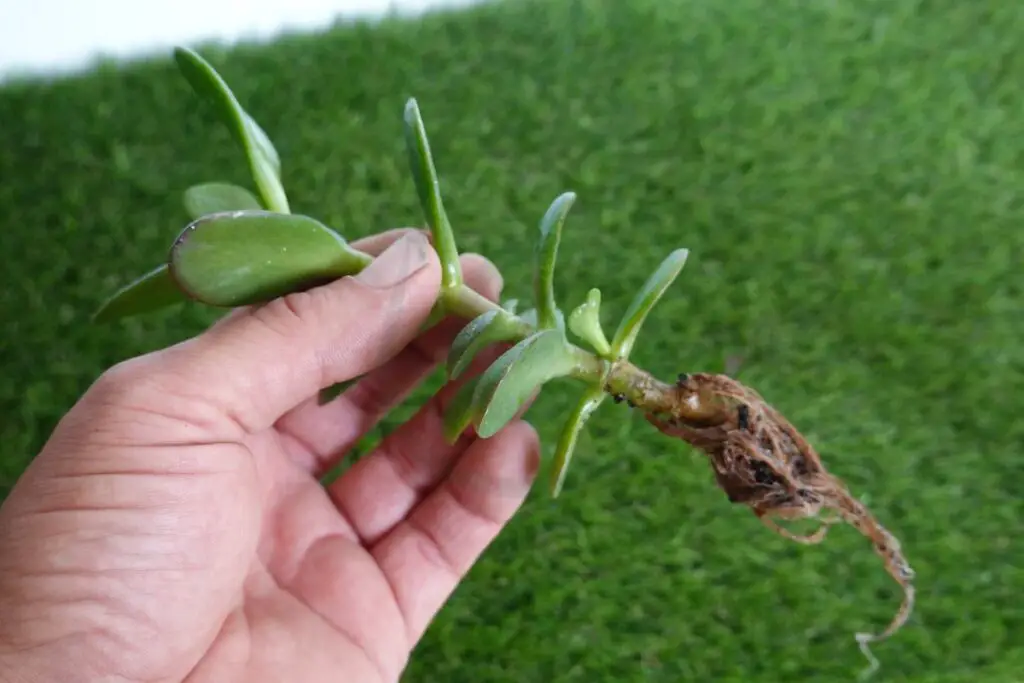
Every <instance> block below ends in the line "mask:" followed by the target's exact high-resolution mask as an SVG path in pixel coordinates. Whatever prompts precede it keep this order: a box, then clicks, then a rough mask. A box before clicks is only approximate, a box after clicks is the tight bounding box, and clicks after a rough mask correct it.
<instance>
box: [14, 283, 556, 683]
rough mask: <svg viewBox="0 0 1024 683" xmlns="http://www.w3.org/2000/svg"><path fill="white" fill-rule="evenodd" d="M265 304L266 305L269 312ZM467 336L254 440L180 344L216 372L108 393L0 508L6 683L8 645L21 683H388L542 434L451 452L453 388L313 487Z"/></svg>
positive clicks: (144, 370) (446, 334) (392, 367)
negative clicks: (49, 678) (448, 420)
mask: <svg viewBox="0 0 1024 683" xmlns="http://www.w3.org/2000/svg"><path fill="white" fill-rule="evenodd" d="M470 272H471V271H470ZM488 284H493V283H487V282H485V283H484V289H485V290H486V289H487V285H488ZM484 293H485V294H492V293H491V292H486V291H485V292H484ZM425 303H426V306H425V307H424V306H421V307H422V308H423V313H424V314H425V313H426V311H427V310H429V302H425ZM294 304H295V302H294V301H292V302H290V304H289V305H290V306H294ZM280 308H288V306H285V304H282V305H281V307H280ZM267 309H268V312H267V313H260V314H257V315H260V316H273V315H277V313H275V310H274V308H272V307H267ZM416 322H417V321H413V324H414V325H415V324H416ZM234 324H237V323H234ZM259 324H261V325H262V324H266V320H264V321H262V322H260V323H259ZM413 329H414V328H413ZM456 329H457V327H455V328H454V329H453V328H452V327H450V326H446V325H442V326H440V328H437V329H435V330H434V331H432V332H430V333H428V334H427V335H426V336H424V337H423V338H420V339H418V340H416V341H415V342H414V343H413V344H412V345H410V346H409V347H407V348H405V349H404V350H401V351H400V352H399V351H398V349H389V348H384V347H381V348H379V349H377V353H378V356H379V358H380V359H384V358H389V357H391V356H392V355H393V356H394V357H393V358H391V360H389V361H388V362H387V363H386V364H383V365H381V366H380V367H377V363H376V361H375V360H374V359H363V360H362V362H363V363H364V364H365V365H366V367H365V368H363V369H362V371H365V370H368V369H370V368H374V367H376V369H374V370H372V371H371V372H370V373H369V374H368V375H367V376H366V378H365V379H363V380H362V381H361V382H360V383H359V384H358V385H357V386H356V387H354V388H353V389H351V390H350V391H349V392H347V393H346V394H345V395H343V396H342V397H341V398H339V399H337V400H335V401H334V402H333V403H331V404H329V405H327V406H323V407H321V406H318V405H316V403H315V398H314V399H309V400H307V401H306V402H305V403H303V404H300V405H299V406H297V407H295V408H294V409H291V410H289V411H287V412H286V413H285V414H284V415H283V416H282V417H280V419H277V420H275V421H274V422H273V424H272V426H269V427H264V428H262V429H252V428H251V426H250V425H248V424H245V422H246V420H245V419H243V418H240V417H239V416H238V415H236V414H234V413H233V412H232V410H231V402H230V401H227V402H224V403H220V402H219V400H218V396H217V392H216V388H213V389H211V388H205V389H204V390H203V393H202V394H201V395H199V394H197V393H196V389H195V384H194V381H188V380H182V379H180V378H178V377H177V376H175V374H174V372H172V373H170V374H168V373H167V372H163V371H162V370H161V369H160V368H161V367H162V364H166V363H167V358H166V357H167V356H168V355H169V354H170V355H172V356H173V355H174V354H178V355H179V359H178V361H179V362H178V363H177V365H176V366H175V367H176V368H179V369H180V368H181V367H185V366H194V365H196V364H197V362H198V363H199V364H200V365H202V363H210V364H211V367H212V366H214V365H216V364H217V363H222V362H224V358H223V357H222V358H219V359H218V358H210V359H205V360H201V362H200V361H197V359H196V358H192V357H190V356H189V354H190V353H191V350H190V344H185V345H181V346H180V347H175V348H174V349H171V350H168V351H164V352H161V354H159V355H154V356H153V357H144V358H143V359H137V360H136V361H133V362H132V363H129V364H126V365H125V366H124V367H123V369H121V370H119V372H116V373H111V374H110V375H109V379H105V381H101V382H99V383H97V385H95V386H94V387H93V389H92V390H91V391H90V394H89V395H87V396H86V398H85V399H83V401H81V402H80V404H79V405H78V406H76V407H75V409H73V410H72V411H71V412H70V413H69V414H68V416H67V417H66V418H65V420H64V421H63V422H62V424H61V425H60V427H59V428H58V430H57V431H56V432H55V434H54V436H53V437H52V438H51V440H50V442H48V444H47V446H46V449H44V452H43V453H42V454H41V455H40V457H38V458H37V459H36V461H35V462H34V463H33V464H32V466H31V467H30V469H29V471H28V472H27V473H26V476H25V477H23V480H22V481H21V482H19V485H18V487H17V488H16V489H15V491H14V492H13V493H12V495H11V497H10V498H9V499H8V501H7V502H6V503H5V506H4V508H3V515H0V545H2V546H3V547H6V548H8V549H10V552H4V553H0V615H2V618H0V679H2V677H3V674H4V671H3V669H2V664H3V655H4V654H5V653H11V654H13V655H15V656H20V657H21V658H22V659H21V662H22V665H21V666H22V671H26V670H27V671H29V672H30V675H29V678H31V673H42V674H46V675H49V674H58V673H59V674H60V675H61V676H64V677H63V678H62V680H72V679H71V678H67V675H68V674H69V673H73V674H74V676H76V677H78V678H76V679H80V680H127V681H137V680H145V681H183V680H188V681H222V680H245V681H261V680H267V681H278V680H302V681H310V682H313V681H319V680H325V681H326V680H339V679H341V680H352V681H368V682H370V681H373V682H377V681H380V682H384V681H394V680H397V679H398V677H399V676H400V674H401V672H402V670H403V668H404V666H405V664H406V661H407V658H408V656H409V652H410V650H411V648H412V647H413V646H414V645H415V643H416V641H417V640H418V639H419V638H420V636H421V635H422V633H423V631H424V630H425V628H426V626H427V625H428V623H429V622H430V620H431V618H432V617H433V615H434V614H435V613H436V612H437V610H438V609H439V608H440V607H441V606H442V604H443V603H444V601H445V600H446V599H447V597H448V596H449V595H450V593H451V591H452V590H454V587H455V585H456V584H457V582H458V581H459V579H460V578H461V577H462V575H463V574H464V573H465V572H466V571H467V570H468V568H469V566H470V565H471V564H472V562H473V561H474V560H475V559H476V557H477V556H478V555H479V554H480V553H481V552H482V551H483V549H484V548H485V547H486V545H487V544H488V543H489V542H490V541H491V540H492V539H493V538H494V536H495V535H496V534H497V533H498V531H499V530H500V528H501V526H502V525H503V524H504V522H505V521H506V520H507V519H508V518H509V517H510V516H511V515H512V514H513V513H514V511H515V510H516V509H517V508H518V506H519V505H520V504H521V502H522V499H523V498H524V497H525V494H526V492H527V491H528V488H529V485H530V482H531V481H532V477H533V475H534V472H535V468H536V460H537V455H536V436H535V434H534V432H533V430H532V429H531V428H530V427H529V426H528V425H526V424H525V423H522V422H515V423H513V424H511V425H509V427H507V428H506V429H505V430H504V431H503V432H502V433H500V434H499V435H497V436H495V437H493V438H492V439H489V440H488V441H486V442H485V441H478V440H475V439H474V438H472V437H471V436H469V435H467V436H464V437H463V438H462V439H461V440H460V441H459V442H457V443H456V444H454V445H449V444H447V443H445V441H444V439H443V437H442V432H441V417H440V415H441V410H439V408H440V406H441V404H443V403H444V402H445V401H447V400H448V398H449V397H450V396H451V394H452V391H454V390H455V387H446V389H445V390H443V391H442V392H441V393H440V394H439V395H438V396H435V397H434V399H432V401H431V402H430V403H429V404H427V405H426V406H425V407H424V408H423V409H421V410H420V412H419V413H418V414H417V415H416V416H415V417H414V418H413V419H412V420H410V421H409V422H407V423H406V424H404V425H403V426H402V427H401V428H399V429H398V430H397V431H396V432H395V433H393V434H392V435H390V436H389V437H388V438H387V439H386V440H385V442H384V443H382V444H381V446H380V447H379V448H378V449H377V450H376V451H375V452H373V453H371V454H369V455H367V456H365V457H364V458H363V459H362V460H360V461H359V462H357V463H355V464H354V465H353V466H352V467H351V468H350V469H349V470H348V471H347V472H346V473H345V474H344V475H343V476H342V477H340V478H339V479H338V480H336V481H335V482H333V483H332V484H331V485H330V486H328V487H326V488H325V487H324V486H322V485H321V484H320V482H319V477H320V476H321V475H322V474H323V472H324V471H326V470H327V469H329V468H330V466H332V465H333V464H334V462H336V461H337V459H338V457H339V455H338V454H343V453H345V452H347V451H348V450H349V448H350V447H351V446H352V445H353V444H354V443H355V441H356V440H357V439H359V438H360V436H361V435H362V434H363V433H364V432H365V431H366V429H367V428H368V427H369V426H372V424H373V423H374V422H376V420H377V419H379V417H380V415H381V414H382V413H383V412H385V411H386V410H388V409H389V408H390V407H391V406H392V405H393V404H394V403H396V402H397V401H398V400H399V399H400V398H401V397H402V395H403V394H405V393H406V392H408V391H409V390H410V389H411V388H412V387H413V386H414V385H415V384H416V383H417V382H418V381H420V380H421V379H422V378H423V377H424V376H425V375H426V374H427V373H428V372H429V371H430V370H431V369H432V368H433V367H434V365H435V364H436V362H437V360H438V357H439V356H440V355H441V353H443V350H444V347H445V346H446V345H447V343H448V342H450V339H451V337H452V335H453V333H454V331H455V330H456ZM214 332H216V328H215V330H214ZM487 360H488V358H482V359H481V362H482V363H484V362H486V361H487ZM172 365H173V364H172ZM355 374H360V373H359V372H357V373H355ZM201 375H202V372H201V368H199V369H197V370H196V374H195V375H193V376H192V377H191V380H194V379H195V377H198V376H201ZM270 385H273V382H270ZM252 400H253V401H254V402H259V401H260V397H258V396H256V397H253V398H252ZM225 406H227V408H226V409H225ZM40 539H42V542H41V541H40ZM25 624H30V626H29V627H28V628H25V627H24V625H25ZM16 627H17V628H16ZM26 662H27V663H26ZM70 663H73V665H74V670H73V672H68V671H67V670H66V669H64V668H62V667H67V666H69V664H70ZM44 678H45V676H44ZM54 680H55V679H54Z"/></svg>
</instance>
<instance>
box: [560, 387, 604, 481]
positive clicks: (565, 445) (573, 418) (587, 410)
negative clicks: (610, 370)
mask: <svg viewBox="0 0 1024 683" xmlns="http://www.w3.org/2000/svg"><path fill="white" fill-rule="evenodd" d="M607 396H608V394H606V393H605V392H604V390H603V389H602V388H601V387H594V388H591V389H589V390H588V391H587V392H586V393H585V394H584V395H583V397H582V398H581V399H580V402H579V403H578V404H576V407H575V408H574V409H573V411H572V413H570V414H569V417H568V418H567V419H566V421H565V424H564V425H563V426H562V432H561V434H559V436H558V444H557V445H556V446H555V462H554V465H553V469H552V470H551V496H552V497H554V498H557V497H558V494H559V493H561V492H562V486H563V485H564V484H565V475H566V474H568V472H569V463H570V462H571V461H572V454H573V451H574V450H575V449H576V442H577V441H578V440H579V435H580V433H581V432H582V431H583V427H584V426H585V425H586V423H587V420H588V419H589V418H590V416H591V415H593V414H594V411H595V410H597V408H598V406H600V405H601V403H602V402H603V401H604V399H605V398H607Z"/></svg>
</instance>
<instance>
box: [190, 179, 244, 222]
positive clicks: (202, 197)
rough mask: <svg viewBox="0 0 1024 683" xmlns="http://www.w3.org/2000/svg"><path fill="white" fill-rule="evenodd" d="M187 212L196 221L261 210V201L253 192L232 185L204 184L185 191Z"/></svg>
mask: <svg viewBox="0 0 1024 683" xmlns="http://www.w3.org/2000/svg"><path fill="white" fill-rule="evenodd" d="M184 202H185V211H187V212H188V215H189V218H191V219H192V220H195V219H197V218H202V217H203V216H205V215H207V214H211V213H220V212H222V211H251V210H260V209H262V208H263V207H262V206H260V200H258V199H256V197H255V196H253V194H252V192H249V190H247V189H245V188H244V187H239V186H238V185H232V184H230V183H203V184H202V185H194V186H192V187H190V188H188V189H187V190H185V195H184Z"/></svg>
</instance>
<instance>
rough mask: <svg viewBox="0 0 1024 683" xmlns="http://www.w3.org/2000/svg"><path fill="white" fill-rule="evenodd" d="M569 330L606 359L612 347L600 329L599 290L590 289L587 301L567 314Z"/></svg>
mask: <svg viewBox="0 0 1024 683" xmlns="http://www.w3.org/2000/svg"><path fill="white" fill-rule="evenodd" d="M569 329H570V330H572V333H573V334H575V335H576V336H577V337H579V338H580V339H583V340H584V341H586V342H587V343H588V344H590V345H591V346H593V347H594V350H595V351H597V353H598V354H599V355H600V356H602V357H604V358H607V357H609V356H610V355H611V351H612V347H611V345H610V344H609V343H608V339H607V338H606V337H605V336H604V329H602V327H601V290H600V289H597V288H596V287H595V288H594V289H591V290H590V292H588V293H587V300H586V301H585V302H583V303H582V304H580V305H579V306H577V307H576V309H575V310H574V311H573V312H572V313H570V314H569Z"/></svg>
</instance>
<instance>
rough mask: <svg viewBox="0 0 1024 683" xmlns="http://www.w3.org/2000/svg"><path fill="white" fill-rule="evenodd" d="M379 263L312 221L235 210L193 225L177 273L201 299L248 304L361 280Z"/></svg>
mask: <svg viewBox="0 0 1024 683" xmlns="http://www.w3.org/2000/svg"><path fill="white" fill-rule="evenodd" d="M372 260H373V259H372V258H371V257H370V256H369V255H367V254H363V253H361V252H358V251H356V250H355V249H352V247H350V246H349V245H348V244H347V243H346V242H345V240H344V239H342V238H341V237H340V236H339V235H338V234H337V233H336V232H334V231H333V230H331V229H330V228H328V227H327V226H325V225H323V224H322V223H320V222H319V221H316V220H314V219H312V218H309V217H308V216H301V215H295V214H280V213H273V212H270V211H231V212H225V213H215V214H209V215H207V216H203V217H202V218H199V219H198V220H196V221H193V222H192V223H191V224H189V226H188V227H186V228H185V230H183V231H182V233H181V235H180V236H179V237H178V239H177V240H176V241H175V243H174V246H173V247H172V249H171V262H170V271H171V276H172V277H173V278H174V279H175V281H176V282H177V283H178V285H179V286H180V287H181V288H182V289H183V290H184V291H185V292H186V293H187V294H188V295H189V296H190V297H191V298H193V299H196V300H197V301H201V302H203V303H206V304H210V305H212V306H246V305H249V304H254V303H260V302H263V301H269V300H270V299H274V298H276V297H278V296H282V295H284V294H288V293H290V292H295V291H299V290H304V289H309V288H311V287H314V286H317V285H320V284H324V283H326V282H330V281H331V280H335V279H337V278H340V277H343V276H345V275H354V274H355V273H358V272H360V271H361V270H362V269H363V268H365V267H366V266H367V265H369V264H370V262H371V261H372Z"/></svg>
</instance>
